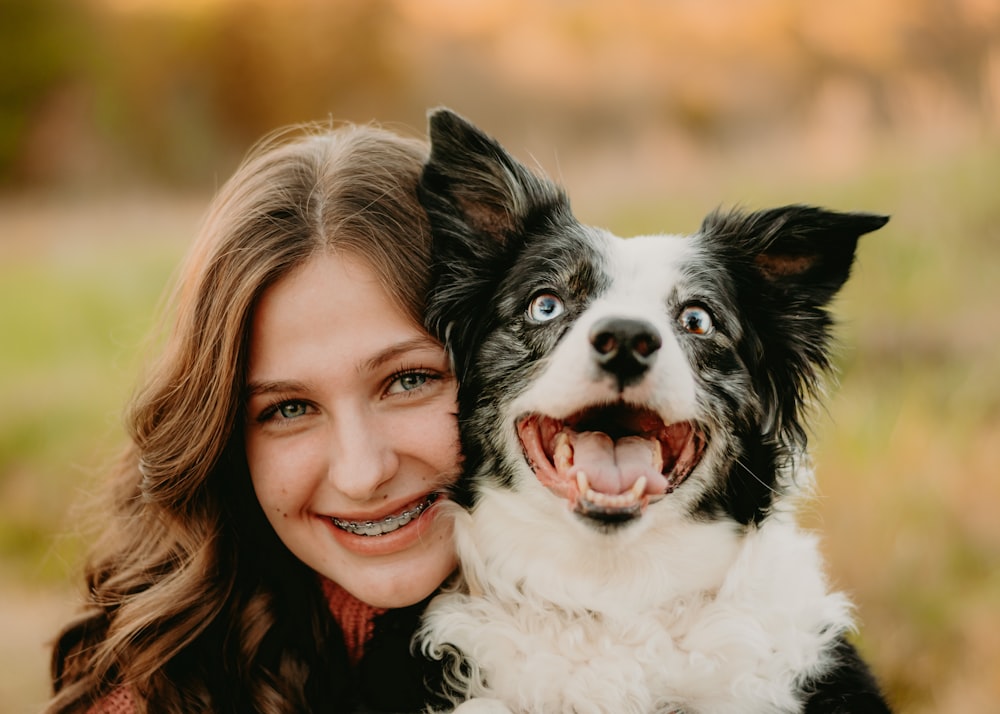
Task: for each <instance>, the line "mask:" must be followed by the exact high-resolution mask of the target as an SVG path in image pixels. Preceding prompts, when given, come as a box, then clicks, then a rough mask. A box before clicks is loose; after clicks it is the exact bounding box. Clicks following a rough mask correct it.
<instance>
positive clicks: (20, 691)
mask: <svg viewBox="0 0 1000 714" xmlns="http://www.w3.org/2000/svg"><path fill="white" fill-rule="evenodd" d="M723 176H724V178H722V177H723ZM717 178H719V180H718V181H717V182H716V184H715V186H714V188H713V190H711V191H709V190H706V188H705V186H703V185H702V186H691V187H689V188H686V189H685V188H684V187H679V188H678V189H677V190H676V191H675V192H674V193H673V194H671V195H670V196H668V197H667V198H665V199H664V200H663V201H662V202H651V201H645V200H643V201H642V202H638V203H628V202H622V201H620V202H619V203H618V204H616V205H610V206H603V207H600V208H598V209H594V210H600V211H601V212H602V213H601V221H600V222H601V223H603V224H604V225H607V226H608V227H610V228H613V229H614V230H616V231H617V232H619V233H623V234H628V233H632V232H648V231H653V230H663V229H667V230H682V231H688V230H694V229H695V228H696V227H697V224H698V221H699V220H700V217H701V215H702V214H703V213H704V212H705V210H708V209H711V208H713V207H714V206H715V205H720V204H721V205H733V204H741V205H745V206H748V207H757V206H767V205H776V204H779V203H787V202H798V201H804V202H810V203H818V204H823V205H828V206H831V207H836V208H839V209H844V210H849V209H864V210H875V211H885V212H888V213H891V214H892V215H893V218H892V221H891V222H890V224H889V225H888V226H887V227H886V228H885V229H883V230H882V231H879V232H878V233H875V234H873V235H871V236H868V237H866V238H864V239H863V241H862V244H861V249H860V253H859V262H858V265H857V268H856V270H855V275H854V277H853V278H852V280H851V282H850V283H849V284H848V287H847V288H846V289H845V291H844V293H843V295H842V296H841V298H840V300H839V302H838V304H837V313H838V315H839V316H840V319H841V324H840V327H839V336H840V339H841V347H840V350H839V352H838V358H837V362H838V366H839V370H840V384H839V385H836V386H834V387H833V388H832V389H831V395H830V399H829V402H828V404H827V405H826V406H825V407H824V408H823V409H822V410H820V411H819V412H818V413H817V415H816V418H815V430H814V431H815V439H814V445H815V456H816V467H817V478H818V484H819V485H818V489H817V496H816V498H815V499H813V500H812V501H811V502H810V503H809V504H808V508H807V509H806V514H805V522H806V524H807V525H809V526H810V527H815V528H817V529H818V530H819V531H820V532H821V534H822V539H823V543H824V549H825V551H826V553H827V555H828V557H829V560H830V572H831V577H832V579H833V581H834V582H835V583H836V585H837V586H838V587H842V588H844V589H845V590H847V591H848V592H849V593H850V594H851V595H852V597H853V598H854V600H855V602H856V603H857V604H858V615H859V619H860V621H861V623H862V626H861V630H860V632H859V635H858V641H859V644H860V645H861V647H862V648H863V650H864V652H865V653H866V655H867V656H868V657H869V658H870V660H871V661H872V663H873V665H874V667H875V669H876V671H877V673H878V674H879V676H880V677H881V678H882V680H883V681H884V682H885V684H886V686H887V688H888V690H889V692H890V694H891V696H892V697H893V698H894V700H895V701H896V703H897V705H898V707H899V710H900V711H903V712H916V713H924V712H927V713H929V712H936V711H958V710H961V711H970V712H977V711H982V712H988V711H993V710H995V707H996V702H998V701H1000V568H998V567H997V566H998V565H1000V523H998V521H1000V519H997V518H996V516H995V512H994V511H995V509H996V504H997V503H1000V479H998V478H997V475H998V471H1000V445H998V443H997V437H998V436H1000V316H998V307H1000V201H998V200H997V188H996V187H997V186H1000V146H996V145H984V146H976V147H974V149H972V150H968V151H962V152H957V153H954V154H950V155H942V154H938V155H933V156H924V157H914V156H906V155H900V156H896V157H894V159H893V160H892V161H873V162H872V163H871V165H870V166H869V168H868V169H867V170H866V171H864V172H862V173H860V174H857V175H852V176H850V177H849V178H841V179H825V180H824V179H818V178H806V179H799V178H796V177H791V178H790V177H787V176H785V177H781V176H777V177H775V176H769V177H764V178H761V176H759V175H758V176H755V175H754V174H753V172H751V171H749V170H746V169H744V170H743V171H742V172H733V173H732V174H720V175H719V177H717ZM570 192H571V195H572V194H573V188H572V186H571V187H570ZM206 201H207V198H206V197H198V198H196V199H194V200H192V199H190V198H181V199H178V198H174V197H169V196H168V197H163V196H157V197H145V196H140V197H129V198H126V199H121V198H118V199H114V200H111V199H109V200H106V201H99V202H96V203H93V202H80V201H68V202H55V201H52V200H49V201H42V202H39V201H34V200H31V199H5V200H4V201H3V203H2V205H0V245H2V246H3V250H4V255H5V257H4V259H3V261H0V307H2V310H0V340H2V348H0V400H2V403H3V405H4V406H5V408H4V409H3V410H2V411H0V556H2V561H3V566H2V569H0V586H3V587H2V590H0V594H2V595H3V596H4V600H5V602H4V603H3V604H4V607H6V608H11V607H13V608H15V610H14V612H17V610H16V608H18V607H21V608H23V612H24V613H25V618H27V620H28V621H30V622H34V623H36V624H35V625H33V626H32V627H28V628H26V629H25V628H22V630H19V631H18V632H19V634H18V635H17V637H15V638H14V639H13V640H11V641H10V642H9V643H8V645H6V646H5V648H3V649H0V660H2V661H0V666H3V667H5V668H7V670H8V671H11V672H17V671H20V672H26V668H28V667H29V666H30V667H31V673H26V674H25V675H24V676H19V677H17V679H16V681H15V679H13V678H11V679H10V682H11V683H10V684H4V685H2V686H0V697H2V699H3V701H4V702H5V706H8V705H9V706H11V707H13V708H12V709H10V710H11V711H29V710H30V709H28V707H29V705H31V704H37V703H38V702H40V701H41V700H42V699H43V698H44V695H45V689H44V688H45V686H46V681H45V671H44V669H45V658H46V656H47V655H46V653H45V650H44V646H43V645H42V644H41V643H43V642H44V641H45V640H46V639H47V638H49V637H51V636H52V634H53V633H54V632H55V630H56V629H57V627H58V625H59V620H58V619H53V618H54V617H56V616H49V615H46V616H44V617H39V618H38V619H37V620H31V619H30V617H29V615H28V614H29V613H30V612H31V610H32V609H33V608H37V607H38V603H39V602H47V603H49V604H50V607H49V609H48V610H45V612H46V613H51V612H52V611H53V610H55V611H56V612H58V613H59V615H58V616H64V615H65V614H66V613H67V612H68V611H69V607H70V602H71V598H70V596H69V595H67V593H68V592H71V591H72V589H73V588H75V587H76V586H77V583H76V581H75V576H76V573H77V569H78V567H79V564H80V558H81V557H82V552H83V547H84V543H85V542H86V535H85V534H83V533H82V532H81V531H80V529H79V528H78V521H77V515H76V512H75V509H74V507H75V506H76V505H77V504H79V503H81V502H85V501H86V500H87V499H88V498H89V494H90V493H91V492H93V490H94V489H95V488H97V487H98V482H99V480H100V478H101V477H102V474H103V465H104V464H106V463H107V461H108V460H109V459H110V458H112V456H113V455H114V453H115V452H116V450H117V448H118V447H119V445H120V444H121V440H122V438H123V436H122V430H121V424H120V414H121V408H122V405H123V403H124V401H125V399H126V398H127V396H128V393H129V390H130V389H131V388H132V387H133V385H134V383H135V379H136V375H137V373H138V371H139V369H140V367H141V358H142V356H143V346H144V344H145V341H146V336H147V335H148V333H149V332H150V330H151V328H153V327H154V320H155V318H156V315H157V309H156V308H157V304H158V300H159V297H160V295H161V293H162V291H163V289H164V288H165V286H166V285H167V283H168V281H169V277H170V275H171V273H172V272H173V271H174V270H175V269H176V267H177V263H178V261H179V259H180V257H181V255H182V254H183V252H184V251H185V249H186V248H187V245H188V243H189V241H190V239H191V237H192V236H193V234H194V232H195V228H196V225H197V221H198V219H199V216H200V212H201V210H202V209H203V208H204V206H205V204H206ZM582 213H583V212H581V214H582ZM583 217H584V218H585V219H592V216H589V217H588V216H586V215H584V216H583ZM53 593H55V595H54V596H53ZM53 597H55V598H56V605H54V606H51V602H52V598H53ZM46 598H47V599H46ZM15 616H16V615H15ZM18 638H21V639H18ZM26 652H28V653H30V656H29V655H26V654H25V653H26Z"/></svg>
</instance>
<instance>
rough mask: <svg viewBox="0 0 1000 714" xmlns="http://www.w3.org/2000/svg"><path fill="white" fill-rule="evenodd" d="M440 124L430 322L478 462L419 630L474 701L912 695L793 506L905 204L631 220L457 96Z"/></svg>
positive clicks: (656, 702) (470, 469)
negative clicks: (591, 219)
mask: <svg viewBox="0 0 1000 714" xmlns="http://www.w3.org/2000/svg"><path fill="white" fill-rule="evenodd" d="M430 135H431V156H430V159H429V162H428V164H427V166H426V168H425V171H424V175H423V178H422V182H421V198H422V201H423V202H424V205H425V207H426V208H427V209H428V212H429V215H430V218H431V222H432V227H433V232H434V237H435V244H434V246H435V247H434V250H435V261H436V266H437V268H436V274H435V281H434V285H433V289H432V291H431V294H430V298H429V306H428V326H429V328H430V329H431V330H432V331H433V332H435V333H436V334H437V335H439V336H440V337H441V338H442V339H443V340H444V341H445V342H446V344H447V346H448V348H449V349H450V350H451V352H452V355H453V359H454V362H455V367H456V371H457V375H458V377H459V381H460V385H461V386H460V389H459V423H460V428H461V435H462V444H463V448H464V452H465V469H466V475H465V476H464V478H463V479H462V480H461V481H460V482H459V484H458V485H457V486H456V491H455V493H454V494H453V500H454V501H455V502H456V503H457V504H459V505H460V506H461V508H458V507H456V508H455V509H454V510H455V513H454V515H455V531H456V538H457V543H458V549H459V555H460V559H461V572H462V577H461V580H460V581H459V582H457V583H455V584H454V586H453V587H450V588H449V589H448V591H446V592H445V593H444V594H442V595H440V596H438V597H437V598H436V599H435V600H434V601H433V602H432V604H431V606H430V607H429V609H428V611H427V612H426V615H425V619H424V624H423V627H422V630H421V632H420V635H419V636H420V645H421V647H422V648H423V651H424V652H425V653H426V654H428V655H429V656H431V657H433V658H437V659H442V660H444V663H445V665H446V667H447V670H446V671H447V676H446V678H447V681H448V684H449V687H450V694H451V695H452V696H453V697H454V701H455V702H462V701H466V700H478V701H472V702H470V703H468V704H465V705H462V707H460V708H462V710H463V711H465V708H466V707H468V708H470V709H475V710H483V709H484V707H492V708H490V709H489V710H491V711H494V710H496V711H506V710H508V709H509V710H511V711H515V712H575V713H577V714H581V713H583V712H615V713H624V712H634V713H640V712H643V713H644V712H681V711H682V712H685V714H695V713H701V714H723V713H727V712H733V713H737V712H738V713H739V714H749V713H752V712H800V711H806V712H855V713H857V712H886V711H888V707H887V706H886V704H885V703H884V701H883V699H882V697H881V695H880V693H879V690H878V687H877V685H876V683H875V681H874V679H873V678H872V676H871V674H870V673H869V671H868V669H867V667H866V666H865V664H864V663H863V662H862V661H861V659H860V658H859V657H858V655H857V653H856V651H855V650H854V648H853V647H852V646H851V645H850V644H849V643H848V641H847V639H846V636H847V635H848V633H849V632H850V631H851V628H852V616H851V606H850V604H849V602H848V601H847V599H846V598H845V597H844V596H843V595H841V594H839V593H836V592H832V591H831V590H830V587H829V584H828V582H827V579H826V577H825V576H824V572H823V565H822V562H821V559H820V555H819V550H818V547H817V543H816V540H815V538H814V537H813V536H812V535H810V534H808V533H805V532H803V531H802V530H801V529H800V528H799V527H798V526H797V525H796V522H795V519H794V515H793V508H794V506H795V502H796V499H797V497H798V496H799V495H800V494H801V493H802V491H803V490H804V489H806V488H808V486H809V483H810V479H811V473H810V471H809V467H808V460H807V456H806V452H805V447H806V435H805V429H804V424H803V420H804V414H803V412H804V410H805V408H806V407H807V405H808V402H809V401H810V399H811V398H812V397H813V396H814V395H815V394H816V392H817V391H818V385H819V383H820V377H821V376H822V373H823V372H824V371H825V370H826V369H827V367H828V354H829V353H828V342H829V333H830V327H831V318H830V316H829V314H828V312H827V305H828V303H829V301H830V300H831V298H833V296H834V295H835V294H836V293H837V291H838V290H839V289H840V287H841V285H842V284H843V283H844V281H845V280H846V279H847V277H848V273H849V271H850V268H851V264H852V262H853V260H854V253H855V247H856V244H857V240H858V237H859V236H860V235H862V234H864V233H867V232H869V231H872V230H875V229H877V228H879V227H881V226H882V225H883V224H884V223H885V222H886V220H887V219H886V218H885V217H882V216H876V215H870V214H863V213H850V214H848V213H835V212H831V211H825V210H821V209H816V208H809V207H803V206H788V207H784V208H778V209H774V210H768V211H761V212H755V213H742V212H731V213H716V214H713V215H711V216H709V217H708V218H707V219H706V220H705V222H704V224H703V225H702V227H701V229H700V230H699V231H698V233H696V234H695V235H693V236H687V237H683V236H674V235H655V236H640V237H636V238H631V239H628V240H624V239H621V238H619V237H616V236H614V235H612V234H610V233H608V232H607V231H604V230H599V229H596V228H592V227H588V226H584V225H582V224H580V223H579V222H578V221H577V220H576V219H575V218H574V216H573V214H572V213H571V211H570V207H569V203H568V201H567V199H566V197H565V196H564V194H563V193H562V191H561V190H560V189H559V188H558V187H557V186H556V185H554V184H553V183H552V182H550V181H548V180H546V179H544V178H541V177H539V176H538V175H536V174H534V173H533V172H531V171H529V170H528V169H526V168H525V167H524V166H523V165H521V164H520V163H519V162H517V161H516V160H515V159H513V158H512V157H511V156H510V155H509V154H508V153H507V152H506V151H505V150H504V149H503V148H502V147H501V146H500V145H499V144H498V143H496V142H495V141H494V140H493V139H491V138H490V137H488V136H486V135H485V134H483V133H482V132H481V131H480V130H478V129H477V128H475V127H474V126H472V125H471V124H469V123H468V122H466V121H465V120H464V119H462V118H460V117H458V116H457V115H455V114H453V113H451V112H449V111H447V110H439V111H437V112H436V113H433V114H432V116H431V119H430ZM560 432H562V433H563V435H562V436H557V434H559V433H560ZM602 433H603V434H606V436H602ZM560 441H561V442H563V443H562V445H561V446H560V445H559V443H560ZM567 446H568V448H567ZM629 449H631V451H629ZM591 460H593V463H591ZM580 471H584V472H585V473H586V475H585V476H584V477H583V478H582V479H581V477H580V475H579V472H580ZM602 474H603V475H602ZM640 479H641V480H640ZM487 702H490V704H487Z"/></svg>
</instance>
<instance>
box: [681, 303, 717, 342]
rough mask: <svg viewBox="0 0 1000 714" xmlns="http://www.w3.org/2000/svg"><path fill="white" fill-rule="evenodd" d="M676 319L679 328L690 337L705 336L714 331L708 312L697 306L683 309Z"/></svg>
mask: <svg viewBox="0 0 1000 714" xmlns="http://www.w3.org/2000/svg"><path fill="white" fill-rule="evenodd" d="M678 319H679V321H680V323H681V327H683V328H684V329H685V330H686V331H687V332H690V333H691V334H692V335H707V334H709V333H711V332H712V330H713V329H715V325H714V324H713V322H712V316H711V315H710V314H709V312H708V310H706V309H705V308H703V307H699V306H697V305H689V306H688V307H686V308H684V309H683V310H682V311H681V314H680V318H678Z"/></svg>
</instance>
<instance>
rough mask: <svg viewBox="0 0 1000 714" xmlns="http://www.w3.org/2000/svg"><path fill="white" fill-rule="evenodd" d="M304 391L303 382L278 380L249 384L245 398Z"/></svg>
mask: <svg viewBox="0 0 1000 714" xmlns="http://www.w3.org/2000/svg"><path fill="white" fill-rule="evenodd" d="M305 389H306V385H305V383H304V382H298V381H296V380H293V379H278V380H269V381H262V382H250V383H249V384H247V388H246V398H247V399H250V398H252V397H257V396H260V395H261V394H274V393H278V394H280V393H283V392H301V391H304V390H305Z"/></svg>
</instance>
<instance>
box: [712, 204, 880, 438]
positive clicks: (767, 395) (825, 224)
mask: <svg viewBox="0 0 1000 714" xmlns="http://www.w3.org/2000/svg"><path fill="white" fill-rule="evenodd" d="M888 220H889V219H888V217H886V216H880V215H875V214H870V213H837V212H835V211H827V210H824V209H820V208H813V207H809V206H785V207H782V208H774V209H770V210H765V211H757V212H754V213H742V212H738V211H737V212H732V213H726V214H723V213H716V214H713V215H711V216H709V217H708V218H707V219H705V223H704V224H703V225H702V231H701V235H702V238H703V240H704V241H705V243H706V244H707V246H708V248H709V250H710V251H712V252H713V254H714V255H716V256H718V258H719V259H720V260H722V261H724V262H728V263H729V264H730V266H731V271H730V272H731V274H732V275H734V276H736V281H737V284H736V285H735V286H734V287H735V288H736V290H737V295H736V300H737V302H738V303H739V305H740V309H741V310H742V311H743V313H744V314H745V315H746V316H747V318H748V322H747V326H748V329H747V330H746V332H745V334H744V339H743V341H742V342H743V343H742V344H741V346H740V350H741V352H742V353H743V360H744V361H745V363H746V364H747V365H748V366H749V367H750V371H751V373H752V374H754V375H758V379H760V380H761V382H760V384H759V385H758V386H757V389H756V391H757V393H758V395H759V396H760V399H761V408H762V412H763V413H762V415H761V418H762V428H763V430H764V433H770V434H774V435H775V436H776V437H777V438H778V439H779V441H781V442H783V443H789V442H797V443H800V444H804V443H805V438H806V435H805V428H804V426H803V423H802V411H803V406H804V404H805V402H806V398H807V397H808V396H809V395H810V394H811V393H813V392H815V390H816V389H817V387H818V385H819V379H818V378H819V374H820V372H822V371H825V370H828V369H829V367H830V353H829V342H830V327H831V325H832V318H831V316H830V314H829V313H828V311H827V306H828V304H829V302H830V300H831V299H832V298H833V296H834V295H836V293H837V291H839V290H840V288H841V287H842V286H843V284H844V282H845V281H846V280H847V278H848V276H849V275H850V272H851V266H852V264H853V263H854V254H855V251H856V249H857V244H858V238H860V237H861V236H862V235H864V234H865V233H869V232H871V231H874V230H876V229H878V228H881V227H882V226H884V225H885V224H886V222H887V221H888Z"/></svg>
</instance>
